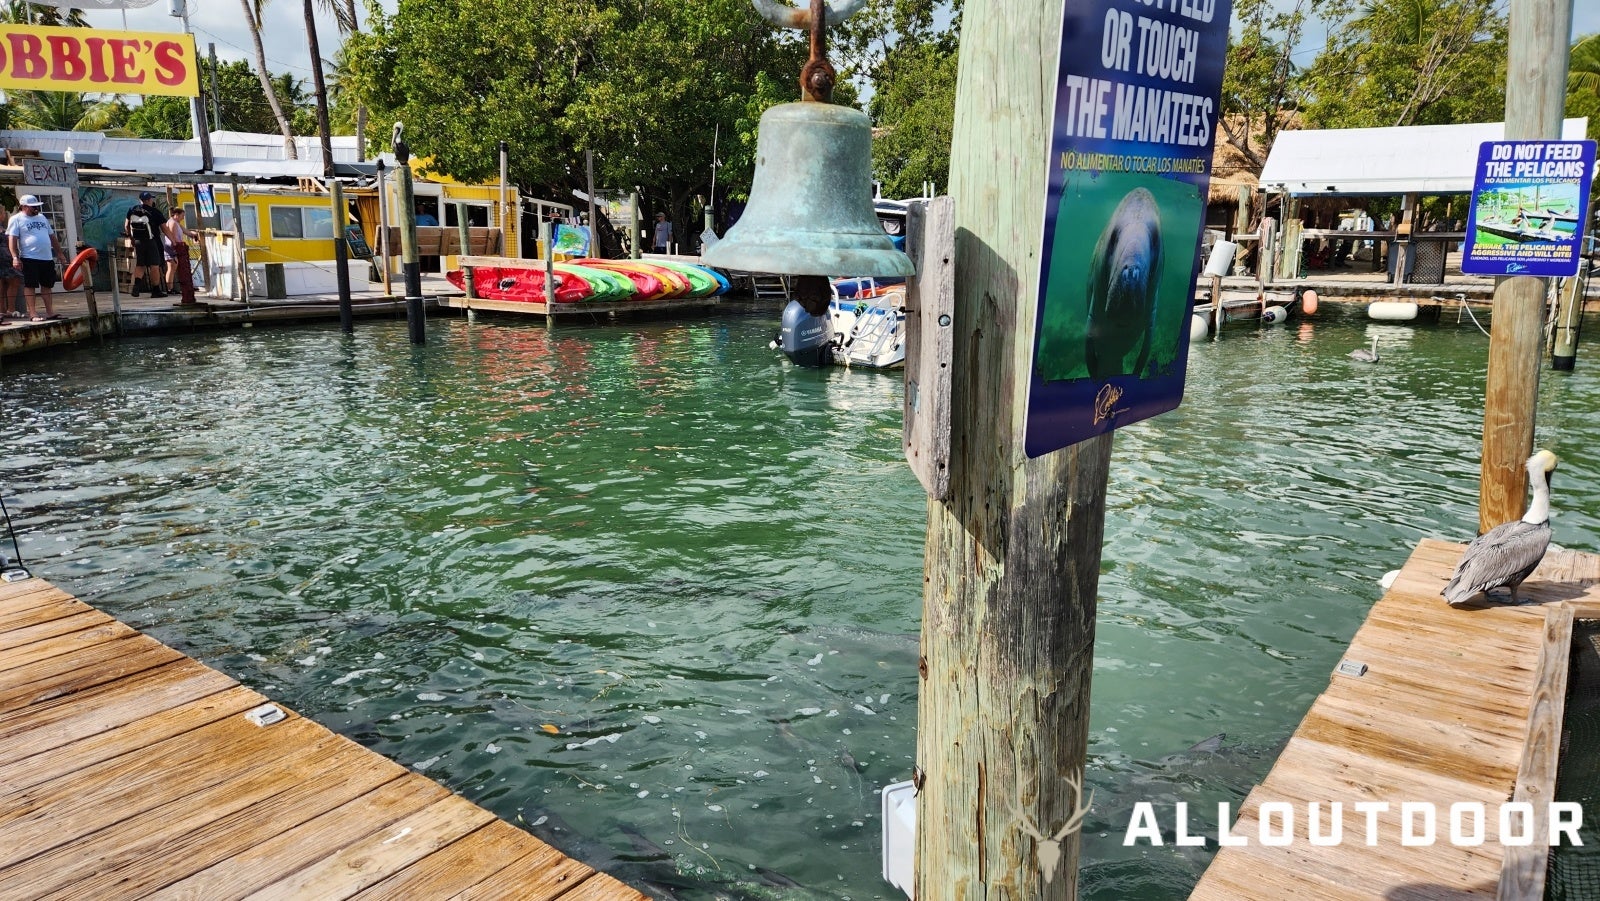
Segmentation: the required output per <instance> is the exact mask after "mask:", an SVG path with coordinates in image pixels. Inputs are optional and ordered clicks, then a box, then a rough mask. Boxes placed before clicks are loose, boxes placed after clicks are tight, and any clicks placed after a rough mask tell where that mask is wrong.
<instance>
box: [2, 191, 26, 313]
mask: <svg viewBox="0 0 1600 901" xmlns="http://www.w3.org/2000/svg"><path fill="white" fill-rule="evenodd" d="M0 219H6V221H8V222H9V221H10V220H9V219H7V217H6V208H5V207H4V206H0ZM13 303H14V304H16V306H15V308H14V309H15V311H16V312H15V315H17V316H21V317H22V318H24V319H26V318H27V316H28V298H27V296H26V295H24V294H23V293H22V273H21V272H20V271H18V270H17V269H16V267H14V266H13V265H12V264H11V257H10V255H9V253H8V254H7V256H5V257H4V258H0V319H10V318H11V317H12V315H13V313H12V310H13V307H12V304H13Z"/></svg>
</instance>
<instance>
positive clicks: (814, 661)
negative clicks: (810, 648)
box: [806, 651, 822, 666]
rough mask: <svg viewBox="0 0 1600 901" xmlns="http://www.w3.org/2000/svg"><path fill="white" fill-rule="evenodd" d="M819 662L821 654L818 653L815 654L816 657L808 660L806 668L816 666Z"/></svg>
mask: <svg viewBox="0 0 1600 901" xmlns="http://www.w3.org/2000/svg"><path fill="white" fill-rule="evenodd" d="M821 662H822V653H821V652H820V651H819V652H817V656H815V657H813V658H811V659H810V660H807V661H806V666H816V665H817V664H819V663H821Z"/></svg>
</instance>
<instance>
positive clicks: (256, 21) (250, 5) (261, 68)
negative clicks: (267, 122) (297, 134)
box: [239, 0, 315, 160]
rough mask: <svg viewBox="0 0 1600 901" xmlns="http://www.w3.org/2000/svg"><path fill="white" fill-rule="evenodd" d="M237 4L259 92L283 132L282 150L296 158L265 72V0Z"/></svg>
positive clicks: (291, 137)
mask: <svg viewBox="0 0 1600 901" xmlns="http://www.w3.org/2000/svg"><path fill="white" fill-rule="evenodd" d="M239 5H240V6H242V7H244V19H245V23H246V24H248V25H249V26H250V40H251V41H252V42H254V43H255V50H256V77H257V78H259V79H261V93H263V94H266V95H267V103H268V104H270V105H271V106H272V117H273V118H274V119H277V120H278V130H279V131H281V132H283V152H284V153H285V154H286V155H287V156H288V157H289V159H291V160H297V159H299V158H300V155H299V154H298V153H296V152H295V149H294V129H292V128H291V127H290V126H289V117H287V116H285V115H284V114H283V104H281V103H279V102H278V93H277V92H276V91H274V90H273V89H272V76H271V75H270V74H268V72H267V51H266V48H264V47H262V46H261V10H262V8H263V7H265V6H266V5H267V0H253V2H252V0H239ZM314 54H315V51H313V55H314Z"/></svg>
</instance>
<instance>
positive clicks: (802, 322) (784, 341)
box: [777, 300, 833, 366]
mask: <svg viewBox="0 0 1600 901" xmlns="http://www.w3.org/2000/svg"><path fill="white" fill-rule="evenodd" d="M832 331H833V329H832V319H831V317H829V315H828V309H827V307H826V306H824V307H823V309H822V313H821V315H813V314H812V313H809V312H807V311H806V308H805V307H804V306H802V305H801V303H800V301H798V300H791V301H789V305H788V306H786V307H784V308H783V330H782V331H780V332H779V333H778V341H777V345H778V349H779V350H781V351H783V355H784V356H786V357H788V358H789V359H790V360H791V361H793V362H794V363H795V364H796V365H799V366H827V365H828V364H830V363H832V362H833V334H832Z"/></svg>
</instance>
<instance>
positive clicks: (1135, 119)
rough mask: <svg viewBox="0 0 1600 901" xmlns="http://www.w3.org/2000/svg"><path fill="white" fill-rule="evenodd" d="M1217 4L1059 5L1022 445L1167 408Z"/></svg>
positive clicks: (1224, 21)
mask: <svg viewBox="0 0 1600 901" xmlns="http://www.w3.org/2000/svg"><path fill="white" fill-rule="evenodd" d="M1231 9H1232V4H1231V0H1067V4H1066V13H1065V15H1064V19H1063V22H1062V26H1061V68H1060V73H1059V75H1058V77H1057V81H1056V99H1055V121H1054V127H1053V131H1052V134H1051V144H1050V183H1049V195H1048V196H1047V198H1046V200H1045V211H1044V215H1045V221H1044V242H1043V247H1042V248H1041V253H1040V259H1041V262H1040V272H1039V300H1038V306H1037V312H1036V319H1035V326H1036V328H1035V332H1034V346H1033V359H1032V367H1031V371H1030V377H1029V383H1028V410H1027V422H1026V426H1025V434H1024V445H1025V447H1026V451H1027V454H1028V456H1030V457H1037V456H1041V455H1043V454H1047V453H1050V452H1051V451H1055V450H1059V449H1060V448H1063V447H1067V446H1068V445H1071V444H1076V443H1077V442H1079V441H1083V440H1084V439H1086V438H1091V437H1093V436H1095V435H1099V434H1103V433H1105V432H1108V431H1110V430H1112V429H1115V428H1118V427H1120V426H1124V425H1128V424H1130V423H1134V422H1138V421H1139V420H1141V419H1147V418H1149V417H1151V416H1155V415H1156V414H1158V413H1164V412H1166V411H1168V410H1171V409H1174V408H1176V407H1177V406H1178V403H1179V402H1180V401H1181V400H1182V398H1183V378H1184V369H1185V367H1186V366H1187V364H1188V351H1189V346H1188V342H1189V329H1188V319H1189V314H1190V308H1191V307H1192V306H1193V297H1194V282H1195V275H1196V273H1197V271H1198V265H1199V254H1200V238H1201V229H1202V223H1203V221H1204V217H1205V200H1206V192H1207V188H1208V185H1209V183H1210V179H1211V152H1212V147H1213V145H1214V142H1215V140H1216V129H1217V122H1218V120H1219V119H1220V118H1221V116H1222V105H1221V103H1220V101H1219V95H1220V93H1221V89H1222V65H1223V58H1224V55H1225V51H1226V48H1227V45H1228V21H1229V19H1230V16H1231Z"/></svg>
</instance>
